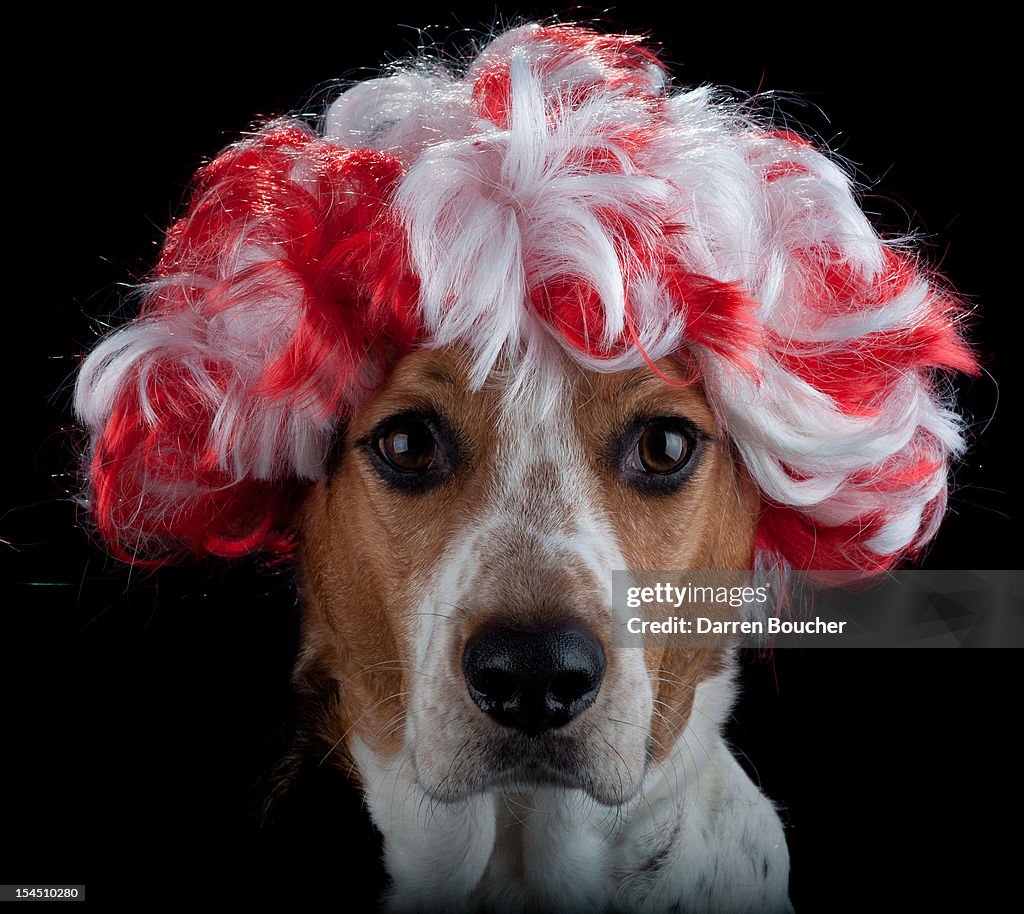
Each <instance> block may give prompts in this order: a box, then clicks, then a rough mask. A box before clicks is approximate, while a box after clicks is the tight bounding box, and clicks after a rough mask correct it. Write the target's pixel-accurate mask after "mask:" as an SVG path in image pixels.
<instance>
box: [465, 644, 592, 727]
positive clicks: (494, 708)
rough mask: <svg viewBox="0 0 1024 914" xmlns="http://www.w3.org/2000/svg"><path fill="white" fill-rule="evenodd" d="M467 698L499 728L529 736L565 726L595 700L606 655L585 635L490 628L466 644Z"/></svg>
mask: <svg viewBox="0 0 1024 914" xmlns="http://www.w3.org/2000/svg"><path fill="white" fill-rule="evenodd" d="M462 669H463V672H464V673H465V675H466V683H467V685H468V686H469V694H470V695H472V696H473V701H475V702H476V703H477V705H479V707H480V709H481V710H483V711H486V712H487V713H488V714H490V715H491V717H493V718H494V719H495V720H496V721H498V723H500V724H504V725H505V726H506V727H515V728H516V729H517V730H522V731H523V732H524V733H528V734H530V735H531V736H535V735H536V734H538V733H540V732H542V731H544V730H550V729H552V728H554V727H561V726H563V725H564V724H567V723H569V721H570V720H572V719H573V718H574V717H575V716H576V715H577V714H579V713H580V712H581V711H582V710H583V709H584V708H586V707H587V706H589V705H590V704H591V702H593V700H594V698H595V697H596V696H597V691H598V689H599V688H600V687H601V680H602V678H604V650H602V648H601V643H600V642H599V641H598V640H597V638H596V637H594V635H592V634H591V633H590V632H588V631H587V630H586V629H583V628H580V627H578V626H567V627H564V628H536V629H520V628H488V629H485V630H483V631H481V632H478V633H477V634H476V635H474V636H473V637H472V638H470V639H469V641H468V642H467V643H466V649H465V651H463V654H462Z"/></svg>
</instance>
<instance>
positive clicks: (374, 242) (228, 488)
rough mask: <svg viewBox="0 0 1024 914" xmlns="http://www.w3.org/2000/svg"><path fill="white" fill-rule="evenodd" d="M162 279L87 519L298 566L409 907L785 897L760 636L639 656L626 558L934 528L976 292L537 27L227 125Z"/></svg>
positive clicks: (902, 548) (139, 323)
mask: <svg viewBox="0 0 1024 914" xmlns="http://www.w3.org/2000/svg"><path fill="white" fill-rule="evenodd" d="M141 295H142V306H141V311H140V314H139V317H138V318H137V319H136V320H134V321H132V322H131V323H129V324H127V325H126V326H124V327H122V328H120V329H119V330H117V331H115V332H113V333H112V334H110V335H109V336H108V337H107V338H106V339H104V340H103V341H101V342H100V343H99V344H98V345H97V347H96V348H95V349H94V351H93V352H92V353H91V354H90V356H89V357H88V359H87V360H86V361H85V363H84V364H83V366H82V369H81V372H80V375H79V379H78V384H77V390H76V409H77V412H78V415H79V416H80V418H81V420H82V421H83V423H84V424H85V425H86V426H87V427H88V428H89V429H90V430H91V433H92V445H91V449H90V455H91V456H90V461H89V465H88V474H89V488H88V495H87V500H88V505H89V508H90V511H91V512H92V516H93V517H94V518H95V521H96V524H97V528H98V530H99V532H100V534H101V535H102V537H103V539H104V541H105V543H106V545H107V547H108V548H109V549H110V550H111V551H112V552H113V553H114V554H116V555H118V556H120V557H122V558H124V559H125V560H128V561H132V562H135V563H153V564H157V563H160V562H163V561H167V560H169V559H173V558H181V557H184V556H191V557H195V556H208V555H219V556H227V557H233V556H239V555H245V554H249V553H255V552H260V551H266V552H270V553H277V554H281V555H286V556H289V557H292V558H293V559H294V561H295V564H296V568H297V571H298V575H299V581H300V588H301V594H302V599H303V606H304V611H303V612H304V615H303V629H302V648H301V650H300V653H299V657H298V660H297V664H296V668H295V686H296V691H297V694H298V695H299V697H300V700H301V705H302V730H301V737H300V744H301V747H302V749H303V751H306V752H310V753H316V754H318V755H320V756H321V757H322V758H324V759H328V760H330V762H331V764H334V765H336V766H338V767H339V768H341V769H343V770H344V771H346V772H347V773H348V774H349V775H350V776H351V777H352V778H353V779H354V781H355V782H356V783H357V784H358V785H359V787H360V789H361V790H362V792H363V795H364V797H365V800H366V804H367V806H368V809H369V811H370V814H371V816H372V819H373V822H374V824H375V825H376V827H377V828H378V829H379V831H380V832H381V833H382V835H383V838H384V849H385V864H386V868H387V870H388V873H389V875H390V877H391V887H390V889H389V894H388V897H387V904H388V905H389V907H390V909H392V910H395V911H472V910H487V911H508V912H514V911H533V910H562V911H575V910H593V911H613V910H614V911H644V912H656V911H666V912H667V911H686V912H782V911H789V910H791V906H790V903H789V900H788V889H787V885H788V871H789V863H788V853H787V848H786V842H785V836H784V832H783V827H782V824H781V821H780V818H779V815H778V813H777V811H776V810H775V808H774V807H773V805H772V803H771V801H770V800H769V799H768V798H767V797H766V796H765V795H764V794H762V792H761V791H760V790H759V788H758V787H757V786H755V785H754V784H753V783H752V781H751V780H750V778H749V777H748V776H747V774H746V773H745V772H744V771H743V769H742V768H741V767H740V765H739V764H738V763H737V761H736V760H735V758H734V757H733V755H732V753H731V752H730V751H729V748H728V746H727V745H726V743H725V741H724V739H723V737H722V732H721V731H722V726H723V722H724V720H725V718H726V716H727V714H728V712H729V709H730V707H731V705H732V703H733V701H734V700H735V687H734V683H733V676H734V670H735V654H734V652H733V651H731V650H730V649H727V648H725V647H697V648H683V647H679V646H672V645H671V644H669V645H658V644H654V643H651V642H647V643H640V644H638V645H637V644H634V645H632V646H630V645H627V644H625V643H624V642H623V641H622V639H621V637H620V636H621V631H622V625H623V622H624V620H623V618H622V613H621V611H620V608H618V607H616V606H615V605H614V603H613V600H612V594H611V591H612V588H611V573H612V571H613V570H624V571H629V570H632V571H633V572H636V571H642V570H655V569H686V570H687V571H694V572H724V571H731V572H742V573H745V574H747V575H749V576H751V577H756V576H764V575H768V574H785V573H787V572H788V571H789V570H793V569H795V570H799V571H806V572H812V573H813V572H816V571H820V570H838V571H843V572H846V573H848V574H852V575H870V574H872V573H877V572H879V571H883V570H885V569H887V568H890V567H892V566H893V565H895V564H896V563H898V562H900V561H901V560H903V559H904V558H906V557H907V556H912V555H914V554H915V553H916V552H917V551H919V550H920V549H921V548H922V547H923V546H924V545H925V544H926V543H927V542H928V541H929V540H930V539H931V537H932V536H933V535H934V534H935V532H936V530H937V527H938V524H939V523H940V521H941V518H942V514H943V510H944V506H945V496H946V478H947V468H948V464H949V462H950V460H952V459H953V458H955V457H956V456H957V455H959V454H960V453H961V452H962V450H963V447H964V443H963V428H962V423H961V420H960V419H959V417H958V416H957V414H956V412H955V410H954V408H953V405H952V403H951V402H950V400H949V397H948V396H947V395H946V394H945V392H944V390H943V388H942V387H941V384H940V381H939V377H940V373H941V372H944V371H945V372H950V371H966V372H971V371H973V370H974V360H973V357H972V355H971V352H970V350H969V348H968V347H967V345H966V344H965V343H964V342H963V340H962V339H961V336H960V334H959V330H958V326H959V323H960V318H961V313H962V312H961V309H960V308H959V307H958V305H957V303H956V301H955V299H954V297H953V296H952V295H951V294H950V293H949V292H947V291H946V290H945V289H944V288H943V287H942V285H941V284H940V283H938V282H937V281H936V280H935V278H934V276H932V275H931V274H930V273H929V272H928V271H927V270H925V269H924V268H923V267H922V266H921V264H920V263H919V262H918V260H917V258H916V257H915V256H914V255H913V253H912V252H911V251H910V250H909V249H908V248H907V246H906V245H905V244H897V243H890V242H886V241H884V240H882V239H880V238H879V236H878V235H877V233H876V232H875V231H874V229H873V228H872V227H871V226H870V224H869V222H868V220H867V219H866V218H865V216H864V214H863V213H862V211H861V209H860V207H859V205H858V203H857V201H856V198H855V196H854V194H853V192H852V190H851V185H850V181H849V178H848V177H847V176H846V174H845V173H844V172H843V170H842V169H841V168H840V167H839V166H838V165H837V164H836V163H835V162H833V161H832V160H831V159H830V158H829V157H828V156H827V155H826V154H825V153H824V152H822V151H821V150H819V149H817V148H816V147H815V146H814V144H812V143H811V142H809V141H808V140H806V139H803V138H802V137H800V136H798V135H796V134H794V133H791V132H789V131H781V130H777V129H775V128H773V127H772V125H771V124H770V122H769V121H768V120H767V119H758V117H756V116H755V115H753V114H751V113H750V110H749V108H741V107H740V106H739V105H737V104H735V103H733V102H731V101H730V100H729V99H727V98H725V97H724V96H722V95H720V94H718V93H716V92H714V91H713V90H711V89H709V88H706V87H705V88H697V89H675V88H673V87H672V85H671V81H670V79H669V76H668V73H667V71H666V70H665V68H664V66H663V65H662V64H661V62H660V61H659V60H658V58H657V56H656V55H655V54H654V53H653V52H652V51H650V50H649V49H648V48H647V47H645V45H644V43H643V42H642V41H640V40H639V39H636V38H633V37H631V36H623V35H608V34H603V33H599V32H597V31H594V30H592V29H589V28H583V27H578V26H571V25H539V24H530V25H526V26H522V27H519V28H516V29H512V30H509V31H507V32H504V33H502V34H500V35H497V36H496V37H495V38H494V39H493V40H492V41H491V42H490V43H489V44H487V45H486V46H485V47H483V48H482V49H480V50H479V53H477V54H476V55H475V57H474V58H473V59H472V60H471V61H469V62H468V64H466V65H465V66H463V67H455V66H451V67H447V66H442V65H441V64H439V63H438V62H437V61H430V60H426V59H423V60H418V61H411V62H407V63H405V64H401V65H396V66H395V67H394V68H393V70H392V71H391V72H390V73H389V74H388V75H386V76H383V77H381V78H378V79H371V80H367V81H364V82H361V83H357V84H356V85H354V86H352V87H351V88H349V89H348V90H347V91H345V92H343V93H342V94H341V96H340V97H339V98H338V99H337V100H335V101H334V102H333V104H332V105H331V106H330V108H329V109H328V111H327V112H326V114H325V116H324V117H323V119H322V123H321V124H320V125H319V128H318V129H317V130H313V129H312V128H310V127H309V126H308V125H306V124H305V123H303V122H301V121H299V120H296V119H282V120H278V121H273V122H271V123H268V124H266V125H264V126H263V127H261V128H260V129H259V130H257V131H256V132H255V133H254V134H253V135H252V136H251V137H248V138H246V139H244V140H243V141H241V142H239V143H237V144H235V145H234V146H232V147H230V148H229V149H227V150H226V151H225V152H224V153H222V154H221V155H220V156H219V157H217V158H216V159H215V160H213V161H212V162H211V163H209V164H208V165H207V166H205V167H204V168H203V169H202V171H201V172H200V174H199V175H198V177H197V181H196V186H195V190H194V192H193V195H192V200H191V203H190V205H189V207H188V210H187V212H186V213H185V215H184V216H183V217H182V218H181V219H179V220H178V221H177V222H176V223H175V224H174V225H173V226H172V228H171V230H170V232H169V233H168V236H167V239H166V242H165V244H164V249H163V253H162V255H161V259H160V262H159V264H158V266H157V268H156V270H155V272H154V274H153V276H152V277H151V279H150V281H149V282H148V283H147V284H146V285H145V286H144V287H143V288H142V290H141Z"/></svg>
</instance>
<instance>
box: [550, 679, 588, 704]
mask: <svg viewBox="0 0 1024 914" xmlns="http://www.w3.org/2000/svg"><path fill="white" fill-rule="evenodd" d="M592 687H593V682H592V681H591V677H590V674H589V673H585V672H569V673H559V674H558V675H557V676H556V677H555V678H554V679H552V680H551V685H550V687H549V689H548V691H549V692H550V693H551V697H552V698H554V700H555V701H557V702H563V703H566V704H568V703H569V702H571V701H575V700H576V699H577V698H578V697H579V696H580V695H583V694H584V693H585V692H587V691H588V690H589V689H591V688H592Z"/></svg>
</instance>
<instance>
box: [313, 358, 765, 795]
mask: <svg viewBox="0 0 1024 914" xmlns="http://www.w3.org/2000/svg"><path fill="white" fill-rule="evenodd" d="M464 365H465V360H464V358H463V354H462V353H461V352H459V351H458V350H452V349H439V350H435V351H430V350H421V351H417V352H415V353H413V354H411V355H408V356H406V357H404V358H403V359H402V360H401V361H399V362H398V364H397V365H396V366H395V368H394V370H393V371H392V372H391V374H390V375H389V378H388V380H387V382H386V383H385V385H384V386H383V387H382V388H381V389H380V390H379V391H378V392H377V393H376V394H375V396H374V397H373V398H372V399H371V400H370V401H369V402H368V403H366V404H365V406H364V407H363V408H362V409H361V410H360V411H359V412H358V414H357V415H356V416H355V417H354V418H353V420H352V421H351V423H350V424H349V426H348V427H347V430H346V433H345V437H344V440H343V441H342V442H341V444H340V448H339V453H338V455H337V459H336V463H335V466H334V467H333V469H332V472H331V474H330V475H329V478H328V479H327V480H326V481H324V482H322V483H320V484H319V485H317V486H316V487H315V489H314V490H313V491H312V492H311V493H310V495H309V497H308V499H307V501H306V502H305V504H304V506H303V509H302V518H301V521H302V526H303V530H302V534H303V536H302V543H303V546H302V578H303V587H304V597H305V600H306V621H305V646H304V653H303V659H302V660H301V661H300V674H301V673H302V672H303V671H305V673H306V674H307V675H309V674H310V671H313V670H315V671H316V675H317V676H319V677H326V678H327V679H329V680H333V682H332V683H331V689H329V690H328V691H329V692H331V694H332V695H334V694H335V689H336V692H337V695H336V698H335V700H332V701H329V702H327V703H325V704H323V705H322V706H321V709H320V719H319V720H318V721H316V722H315V724H314V726H315V728H316V729H318V730H319V731H320V736H321V737H322V738H323V739H324V740H326V741H328V745H331V744H334V745H336V746H337V748H339V749H342V747H343V743H344V739H345V738H348V737H351V736H357V737H359V738H360V739H361V740H362V741H363V742H364V743H366V744H367V745H369V746H370V747H371V748H373V749H374V750H375V751H377V752H380V753H384V754H385V755H389V756H390V755H393V754H395V753H398V752H400V751H403V750H405V751H407V752H408V753H409V754H410V756H411V759H412V763H413V765H414V768H415V775H416V778H417V780H418V781H419V783H420V785H421V786H422V787H423V788H424V790H425V791H426V792H427V793H428V794H430V795H432V796H433V797H435V798H437V799H442V800H457V799H460V798H464V797H466V796H467V795H469V794H471V793H474V792H476V791H480V790H482V789H485V788H487V787H493V786H504V787H523V786H526V785H537V784H561V785H563V786H572V787H578V788H581V789H584V790H586V791H587V792H588V793H589V794H590V795H591V796H592V797H594V798H595V799H596V800H598V801H600V802H603V803H607V804H615V803H620V802H623V801H624V800H626V799H628V798H629V797H630V796H632V795H633V794H634V793H635V792H636V791H637V789H638V787H639V785H640V783H641V779H642V777H643V774H644V772H645V770H646V767H647V765H648V764H649V763H650V762H651V760H652V759H655V760H656V759H658V757H659V755H660V754H661V753H664V752H667V751H668V749H669V747H670V746H671V744H672V743H673V742H674V738H675V736H677V735H678V733H679V732H680V730H681V728H682V727H683V726H684V725H685V722H686V720H687V717H688V714H689V712H690V705H691V700H692V696H693V692H694V688H695V686H696V683H697V682H699V681H700V680H701V679H702V678H703V677H705V676H707V675H709V674H710V673H712V672H714V671H715V670H716V669H717V668H718V666H719V664H720V663H721V660H722V658H721V657H720V656H719V655H718V654H716V652H714V651H712V650H694V651H687V650H681V649H674V650H667V651H666V650H660V649H652V648H650V647H648V648H646V649H644V650H638V649H635V648H624V647H621V646H616V644H615V643H614V640H613V636H612V633H613V625H614V624H615V620H614V619H613V610H612V606H611V586H610V584H611V571H612V570H613V569H616V568H635V569H668V568H679V569H681V568H686V569H692V570H701V569H720V568H732V569H735V568H747V567H749V564H750V557H751V551H752V540H753V530H754V526H755V522H756V516H757V510H758V496H757V493H756V490H755V488H754V486H753V485H752V484H751V483H750V482H749V480H748V479H747V477H746V475H745V473H744V472H743V471H742V469H741V468H740V467H738V465H737V464H736V463H735V462H734V459H733V456H732V454H731V453H730V448H729V446H728V444H727V443H726V442H725V441H724V440H723V439H722V437H721V436H720V434H719V432H718V430H717V429H716V424H715V421H714V416H713V414H712V412H711V409H710V408H709V406H708V403H707V401H706V400H705V397H704V395H703V392H702V390H701V388H700V385H699V383H693V382H692V379H691V378H690V377H689V374H688V371H687V369H686V368H685V367H684V366H683V365H681V364H679V363H675V362H670V361H667V360H666V361H665V362H662V363H659V365H658V371H659V372H660V373H661V374H662V375H663V376H662V377H659V374H658V373H655V372H654V371H651V370H650V369H648V368H643V369H637V370H633V371H625V372H620V373H615V374H598V373H595V372H589V371H586V370H584V369H581V368H578V367H576V366H574V365H573V364H572V363H570V362H569V361H568V360H565V361H564V362H563V363H562V364H561V367H560V368H558V369H557V375H553V376H552V377H550V378H548V379H546V381H545V383H546V384H548V385H551V384H554V385H555V386H556V388H557V390H558V395H557V397H556V398H555V401H554V402H555V405H554V406H553V407H550V406H549V407H548V408H544V407H541V406H534V405H531V404H534V403H536V402H537V401H536V400H535V399H533V398H531V397H528V396H524V397H522V398H519V399H516V398H509V397H507V396H505V395H504V393H505V392H504V391H503V389H502V385H501V383H500V382H496V383H494V384H490V385H487V386H485V387H484V389H482V390H478V391H472V390H470V389H469V387H468V385H467V376H466V370H465V367H464ZM670 382H672V383H670ZM335 683H336V684H338V685H337V686H336V685H335Z"/></svg>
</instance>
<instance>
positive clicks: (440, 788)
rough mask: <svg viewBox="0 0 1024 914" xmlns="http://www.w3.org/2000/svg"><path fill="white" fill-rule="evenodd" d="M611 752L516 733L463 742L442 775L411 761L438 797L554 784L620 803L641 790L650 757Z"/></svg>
mask: <svg viewBox="0 0 1024 914" xmlns="http://www.w3.org/2000/svg"><path fill="white" fill-rule="evenodd" d="M611 754H612V758H611V759H606V758H600V759H595V760H594V761H588V755H589V751H588V750H587V749H586V748H585V747H579V746H578V745H577V741H576V740H567V741H558V742H557V743H552V742H549V741H547V740H543V739H541V740H532V739H528V738H514V739H511V740H503V741H501V743H500V744H498V745H491V746H486V747H477V751H469V752H467V750H466V749H465V748H464V749H463V753H462V759H461V760H460V759H456V760H454V761H453V762H452V763H451V764H450V765H448V766H446V770H445V771H443V772H442V774H441V776H440V777H436V776H434V775H433V771H432V770H430V769H432V768H433V767H434V766H429V768H421V767H420V765H419V764H414V768H415V771H416V780H417V782H418V783H419V785H420V787H421V788H422V789H423V791H424V792H425V793H426V794H427V795H428V796H430V797H431V799H434V800H436V801H438V802H441V803H458V802H461V801H465V800H468V799H469V798H470V797H472V796H474V795H477V794H481V793H487V792H491V791H494V792H501V793H529V792H530V791H533V790H537V789H541V788H551V787H555V788H564V789H568V790H579V791H582V792H583V793H585V794H586V795H587V796H589V797H590V798H591V799H592V800H594V801H595V802H597V803H599V804H600V805H602V806H621V805H622V804H623V803H627V802H629V801H630V800H631V799H632V798H633V797H634V796H636V794H637V793H638V792H639V790H640V786H641V784H642V783H643V779H644V775H645V773H646V771H647V766H648V758H647V755H646V754H645V756H644V757H643V758H639V759H636V760H630V762H629V763H627V762H626V760H625V759H624V758H623V756H622V755H621V754H620V753H617V752H612V753H611ZM416 756H417V753H415V752H414V753H413V758H414V759H415V758H416ZM467 759H472V761H471V762H470V763H467V762H466V760H467ZM460 762H461V763H460Z"/></svg>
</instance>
